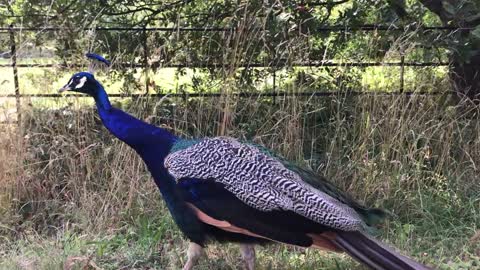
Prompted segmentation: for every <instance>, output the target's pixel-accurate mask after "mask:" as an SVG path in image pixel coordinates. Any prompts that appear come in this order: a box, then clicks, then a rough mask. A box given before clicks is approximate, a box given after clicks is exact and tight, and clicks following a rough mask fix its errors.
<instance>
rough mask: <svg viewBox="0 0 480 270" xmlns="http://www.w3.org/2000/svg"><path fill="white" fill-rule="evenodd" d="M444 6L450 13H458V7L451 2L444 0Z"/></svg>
mask: <svg viewBox="0 0 480 270" xmlns="http://www.w3.org/2000/svg"><path fill="white" fill-rule="evenodd" d="M442 6H443V8H444V9H445V11H447V12H448V13H450V15H455V14H456V13H457V8H456V7H455V6H454V5H452V4H450V3H449V2H446V1H444V2H443V3H442Z"/></svg>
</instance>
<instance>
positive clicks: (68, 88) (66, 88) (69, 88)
mask: <svg viewBox="0 0 480 270" xmlns="http://www.w3.org/2000/svg"><path fill="white" fill-rule="evenodd" d="M68 90H72V88H71V87H70V85H68V84H67V85H65V86H64V87H62V88H60V89H58V92H59V93H62V92H65V91H68Z"/></svg>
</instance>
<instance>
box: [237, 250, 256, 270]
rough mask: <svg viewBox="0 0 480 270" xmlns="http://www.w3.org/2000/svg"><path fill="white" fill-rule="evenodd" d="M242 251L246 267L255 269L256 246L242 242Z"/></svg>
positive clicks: (249, 269)
mask: <svg viewBox="0 0 480 270" xmlns="http://www.w3.org/2000/svg"><path fill="white" fill-rule="evenodd" d="M240 252H241V253H242V258H243V262H244V263H245V267H246V268H245V269H247V270H254V269H255V246H254V245H252V244H241V245H240Z"/></svg>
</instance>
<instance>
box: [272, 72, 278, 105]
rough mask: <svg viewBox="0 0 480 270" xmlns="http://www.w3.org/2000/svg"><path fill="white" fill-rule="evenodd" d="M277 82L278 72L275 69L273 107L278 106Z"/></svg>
mask: <svg viewBox="0 0 480 270" xmlns="http://www.w3.org/2000/svg"><path fill="white" fill-rule="evenodd" d="M276 80H277V70H276V69H275V68H274V69H273V105H276V104H277V87H276V84H277V82H276Z"/></svg>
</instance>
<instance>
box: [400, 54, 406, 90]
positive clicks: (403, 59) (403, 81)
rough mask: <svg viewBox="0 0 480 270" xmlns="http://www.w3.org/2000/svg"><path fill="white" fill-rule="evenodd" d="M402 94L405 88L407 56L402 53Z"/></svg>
mask: <svg viewBox="0 0 480 270" xmlns="http://www.w3.org/2000/svg"><path fill="white" fill-rule="evenodd" d="M400 63H401V66H400V93H403V90H404V87H405V55H404V54H403V52H402V56H401V57H400Z"/></svg>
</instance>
